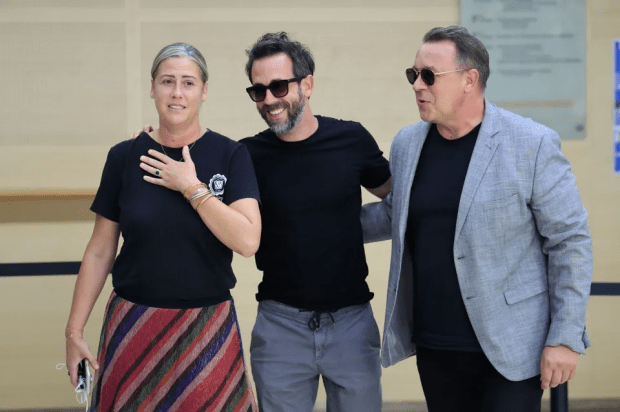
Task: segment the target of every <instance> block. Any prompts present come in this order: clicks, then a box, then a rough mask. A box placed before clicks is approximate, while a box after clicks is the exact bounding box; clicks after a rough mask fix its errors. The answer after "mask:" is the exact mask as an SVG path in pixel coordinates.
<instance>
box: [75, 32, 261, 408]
mask: <svg viewBox="0 0 620 412" xmlns="http://www.w3.org/2000/svg"><path fill="white" fill-rule="evenodd" d="M151 78H152V80H151V93H150V94H151V98H153V99H154V101H155V107H156V109H157V112H158V114H159V127H158V128H157V129H155V130H154V131H153V132H151V133H148V134H147V133H142V134H140V135H139V136H138V137H137V138H136V139H134V140H129V141H124V142H122V143H120V144H118V145H116V146H114V147H113V148H112V149H111V150H110V152H109V154H108V158H107V161H106V164H105V167H104V170H103V176H102V179H101V184H100V186H99V189H98V191H97V195H96V196H95V200H94V202H93V204H92V207H91V210H92V211H94V212H95V213H96V217H95V227H94V230H93V235H92V238H91V240H90V242H89V244H88V246H87V248H86V252H85V254H84V259H83V261H82V265H81V268H80V271H79V274H78V278H77V281H76V285H75V291H74V294H73V304H72V306H71V313H70V316H69V321H68V323H67V328H66V331H65V337H66V342H67V344H66V347H67V348H66V350H67V367H68V369H69V373H70V378H71V383H72V384H73V385H74V386H75V385H76V383H77V365H78V363H79V362H80V361H81V360H82V359H84V358H86V359H87V360H88V361H89V362H90V363H91V365H92V366H93V367H94V368H95V369H96V374H95V387H94V391H93V398H92V406H91V411H112V410H113V411H119V410H124V411H137V410H141V411H142V410H144V411H146V410H149V411H183V412H192V411H223V410H227V411H228V410H230V411H232V410H234V411H250V410H252V411H256V410H257V408H256V405H255V401H254V395H253V393H252V388H251V384H250V382H249V377H248V374H247V371H246V368H245V361H244V358H243V351H242V348H241V338H240V336H239V328H238V323H237V317H236V312H235V309H234V305H233V300H232V297H231V295H230V289H231V288H232V287H233V286H234V285H235V282H236V280H235V276H234V274H233V271H232V268H231V261H232V251H235V252H237V253H239V254H241V255H243V256H245V257H249V256H252V255H253V254H254V253H255V252H256V250H257V248H258V245H259V242H260V230H261V223H260V213H259V207H258V199H259V197H258V188H257V184H256V177H255V175H254V169H253V167H252V163H251V161H250V157H249V155H248V152H247V150H246V148H245V146H243V145H241V144H239V143H237V142H235V141H233V140H230V139H228V138H226V137H224V136H222V135H220V134H218V133H215V132H213V131H211V130H209V129H206V128H204V127H202V126H201V125H200V122H199V116H198V115H199V109H200V106H201V104H202V102H204V101H205V99H206V96H207V86H208V74H207V66H206V63H205V60H204V58H203V56H202V55H201V54H200V52H199V51H198V50H196V49H195V48H194V47H192V46H190V45H188V44H185V43H175V44H171V45H168V46H166V47H164V48H163V49H162V50H161V51H160V52H159V54H158V55H157V56H156V58H155V61H154V62H153V66H152V70H151ZM120 234H122V235H123V246H122V248H121V251H120V253H119V255H118V257H117V258H116V259H115V257H116V252H117V246H118V240H119V235H120ZM110 269H111V273H112V284H113V287H114V291H113V292H112V295H111V296H110V299H109V301H108V305H107V308H106V311H105V316H104V321H103V327H102V332H101V338H100V343H99V355H98V358H97V360H95V358H94V356H93V355H92V353H91V352H90V350H89V348H88V345H87V344H86V342H85V341H84V339H83V336H82V333H83V329H84V325H85V324H86V321H87V320H88V317H89V315H90V312H91V310H92V308H93V305H94V303H95V301H96V300H97V297H98V296H99V294H100V293H101V290H102V287H103V285H104V283H105V279H106V277H107V274H108V273H109V272H110Z"/></svg>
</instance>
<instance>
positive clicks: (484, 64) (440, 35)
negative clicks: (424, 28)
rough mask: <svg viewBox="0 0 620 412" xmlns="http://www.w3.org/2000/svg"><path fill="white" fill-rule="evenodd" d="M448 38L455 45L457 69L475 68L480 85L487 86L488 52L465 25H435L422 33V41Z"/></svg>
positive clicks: (427, 41) (437, 40)
mask: <svg viewBox="0 0 620 412" xmlns="http://www.w3.org/2000/svg"><path fill="white" fill-rule="evenodd" d="M444 40H448V41H451V42H452V43H454V45H455V46H456V59H457V66H458V67H457V68H458V69H462V70H465V69H476V70H478V73H480V79H479V80H480V87H481V89H482V90H484V89H485V88H486V87H487V80H488V79H489V75H490V74H491V69H490V68H489V52H488V51H487V48H486V47H484V44H482V42H481V41H480V40H478V39H477V38H476V37H474V36H473V35H471V34H470V33H469V31H467V29H466V28H465V27H460V26H448V27H435V28H434V29H431V30H430V31H429V32H428V33H426V34H425V35H424V38H423V39H422V41H423V42H424V43H435V42H440V41H444Z"/></svg>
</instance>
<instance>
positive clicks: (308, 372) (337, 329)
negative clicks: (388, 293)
mask: <svg viewBox="0 0 620 412" xmlns="http://www.w3.org/2000/svg"><path fill="white" fill-rule="evenodd" d="M332 317H333V319H332ZM313 329H315V330H313ZM379 345H380V341H379V328H378V327H377V323H376V322H375V319H374V317H373V314H372V309H371V307H370V303H367V304H364V305H356V306H349V307H346V308H343V309H340V310H338V311H336V312H332V313H331V317H330V314H327V313H322V314H320V317H317V316H313V312H311V311H300V310H299V309H296V308H293V307H291V306H287V305H284V304H282V303H278V302H275V301H262V302H260V303H259V305H258V315H257V317H256V324H255V325H254V330H253V331H252V343H251V344H250V360H251V364H252V375H253V376H254V383H255V384H256V393H257V397H258V407H259V410H260V411H262V412H279V411H281V412H311V411H312V408H313V407H314V403H315V400H316V395H317V390H318V386H319V375H323V383H324V385H325V392H326V394H327V412H349V411H350V412H353V411H355V412H379V411H381V363H380V360H379Z"/></svg>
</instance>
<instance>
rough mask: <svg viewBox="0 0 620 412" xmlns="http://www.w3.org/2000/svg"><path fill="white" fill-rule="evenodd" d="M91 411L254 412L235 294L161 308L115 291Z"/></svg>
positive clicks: (109, 302)
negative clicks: (192, 306)
mask: <svg viewBox="0 0 620 412" xmlns="http://www.w3.org/2000/svg"><path fill="white" fill-rule="evenodd" d="M98 361H99V364H100V365H101V367H100V369H99V371H97V373H96V375H95V386H94V388H93V397H92V405H91V409H90V411H91V412H104V411H105V412H108V411H110V412H112V411H114V412H117V411H118V412H120V411H140V412H163V411H170V412H172V411H180V412H197V411H231V412H237V411H239V412H241V411H243V412H246V411H254V412H256V411H257V410H258V409H257V408H256V403H255V401H254V394H253V393H252V386H251V384H250V382H249V378H248V374H247V371H246V368H245V361H244V358H243V351H242V349H241V339H240V337H239V328H238V324H237V315H236V313H235V308H234V305H233V303H232V300H230V301H226V302H223V303H220V304H219V305H213V306H209V307H205V308H196V309H160V308H150V307H147V306H142V305H137V304H134V303H131V302H128V301H126V300H124V299H122V298H121V297H119V296H118V295H116V293H114V292H112V295H111V296H110V300H109V301H108V306H107V308H106V312H105V319H104V322H103V328H102V331H101V339H100V342H99V356H98Z"/></svg>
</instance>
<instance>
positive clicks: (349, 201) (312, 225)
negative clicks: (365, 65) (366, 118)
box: [241, 116, 390, 310]
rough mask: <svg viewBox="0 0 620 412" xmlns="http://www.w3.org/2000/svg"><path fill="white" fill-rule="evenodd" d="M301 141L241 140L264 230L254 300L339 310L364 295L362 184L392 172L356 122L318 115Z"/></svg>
mask: <svg viewBox="0 0 620 412" xmlns="http://www.w3.org/2000/svg"><path fill="white" fill-rule="evenodd" d="M317 119H318V121H319V127H318V129H317V131H316V132H315V133H314V134H313V135H312V136H310V137H308V138H307V139H305V140H302V141H299V142H285V141H282V140H280V139H279V138H278V137H277V136H276V134H275V133H273V132H272V131H270V130H266V131H264V132H262V133H260V134H258V135H256V136H254V137H250V138H246V139H243V140H242V141H241V142H243V143H244V144H245V145H246V146H247V148H248V150H249V152H250V156H251V157H252V161H253V163H254V168H255V170H256V177H257V180H258V187H259V189H260V193H261V202H262V203H261V214H262V223H263V225H262V236H261V244H260V247H259V249H258V252H257V253H256V266H257V267H258V269H259V270H261V271H263V272H264V274H263V281H262V282H261V283H260V285H259V287H258V294H257V295H256V297H257V299H258V300H259V301H261V300H267V299H270V300H275V301H278V302H281V303H284V304H286V305H290V306H293V307H296V308H299V309H308V310H337V309H340V308H343V307H346V306H350V305H355V304H362V303H366V302H368V301H370V299H372V297H373V294H372V293H371V292H370V290H369V289H368V285H367V284H366V280H365V279H366V276H367V275H368V267H367V265H366V255H365V253H364V243H363V238H362V226H361V222H360V211H361V196H362V193H361V187H360V185H361V186H364V187H366V188H375V187H378V186H381V185H382V184H383V183H385V182H386V181H387V180H388V179H389V177H390V170H389V165H388V162H387V160H386V159H385V158H384V157H383V155H382V152H381V150H380V149H379V147H378V146H377V143H376V142H375V140H374V138H373V137H372V136H371V135H370V133H368V131H367V130H366V129H365V128H364V127H362V125H360V124H359V123H356V122H349V121H343V120H336V119H332V118H328V117H322V116H317Z"/></svg>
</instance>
